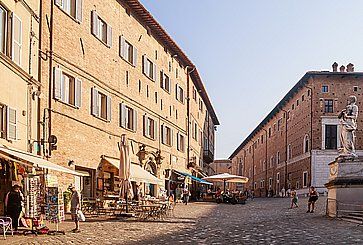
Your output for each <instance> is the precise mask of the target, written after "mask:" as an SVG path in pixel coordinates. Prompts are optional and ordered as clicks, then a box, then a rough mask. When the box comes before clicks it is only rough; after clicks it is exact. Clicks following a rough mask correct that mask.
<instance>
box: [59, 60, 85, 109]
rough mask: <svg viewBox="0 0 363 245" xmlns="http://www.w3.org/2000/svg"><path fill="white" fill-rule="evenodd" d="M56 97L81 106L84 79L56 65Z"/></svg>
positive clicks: (78, 106)
mask: <svg viewBox="0 0 363 245" xmlns="http://www.w3.org/2000/svg"><path fill="white" fill-rule="evenodd" d="M53 84H54V91H53V92H54V99H56V100H59V101H62V102H64V103H66V104H69V105H72V106H75V107H77V108H80V107H81V96H82V80H81V79H79V78H77V77H74V76H72V75H70V74H68V73H66V72H64V71H62V70H61V69H60V68H58V67H54V83H53Z"/></svg>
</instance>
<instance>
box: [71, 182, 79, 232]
mask: <svg viewBox="0 0 363 245" xmlns="http://www.w3.org/2000/svg"><path fill="white" fill-rule="evenodd" d="M69 190H71V191H72V198H71V214H72V220H73V221H74V223H75V224H76V228H75V229H73V230H72V231H73V232H75V233H78V232H80V231H81V230H80V229H79V218H78V211H79V210H80V208H81V195H80V194H79V193H78V191H77V190H76V187H75V186H73V185H71V186H69Z"/></svg>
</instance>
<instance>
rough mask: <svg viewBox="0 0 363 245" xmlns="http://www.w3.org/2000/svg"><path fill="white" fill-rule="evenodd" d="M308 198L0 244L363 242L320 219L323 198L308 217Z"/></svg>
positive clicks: (350, 229) (104, 224)
mask: <svg viewBox="0 0 363 245" xmlns="http://www.w3.org/2000/svg"><path fill="white" fill-rule="evenodd" d="M306 201H307V199H305V198H304V199H300V200H299V202H300V203H299V204H300V207H299V208H296V209H293V210H289V209H288V207H289V199H282V198H273V199H255V200H253V201H249V202H248V203H247V204H246V205H234V206H233V205H226V204H220V205H217V204H214V203H192V204H190V205H188V206H185V205H182V204H178V205H177V207H176V210H175V218H172V219H168V220H164V221H161V222H135V221H119V220H117V221H116V220H109V221H101V222H93V221H88V222H85V223H82V224H81V225H82V226H81V228H82V232H81V233H78V234H73V233H71V232H70V230H71V229H72V228H73V226H72V224H71V223H69V222H65V223H63V224H62V226H61V228H62V229H63V230H65V231H66V232H67V233H66V235H60V236H48V235H43V236H38V237H34V236H32V235H28V236H15V237H13V238H11V237H9V238H8V240H7V241H6V243H4V241H0V244H177V243H189V244H363V226H357V225H356V224H353V223H348V222H345V221H339V220H332V219H329V218H326V217H324V212H325V210H324V206H325V198H322V197H321V198H320V199H319V201H318V208H317V211H316V213H314V214H310V213H309V214H307V213H305V211H306V205H305V204H306Z"/></svg>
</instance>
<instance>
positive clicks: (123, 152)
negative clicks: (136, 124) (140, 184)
mask: <svg viewBox="0 0 363 245" xmlns="http://www.w3.org/2000/svg"><path fill="white" fill-rule="evenodd" d="M130 168H131V161H130V157H129V145H128V141H127V139H126V135H125V134H123V135H121V143H120V168H119V176H120V197H121V198H123V199H125V200H126V212H127V213H128V208H127V207H128V205H127V203H128V198H129V197H130V198H133V196H134V194H133V191H132V185H131V181H130Z"/></svg>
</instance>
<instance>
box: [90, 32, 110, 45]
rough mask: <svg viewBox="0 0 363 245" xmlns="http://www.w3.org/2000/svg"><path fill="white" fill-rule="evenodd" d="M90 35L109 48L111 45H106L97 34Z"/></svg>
mask: <svg viewBox="0 0 363 245" xmlns="http://www.w3.org/2000/svg"><path fill="white" fill-rule="evenodd" d="M92 35H93V36H94V37H95V38H96V39H97V40H98V41H99V42H101V43H102V44H103V45H105V46H106V47H107V48H111V46H108V44H107V43H105V42H104V41H102V40H101V39H100V38H99V37H98V36H96V35H95V34H93V33H92Z"/></svg>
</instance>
